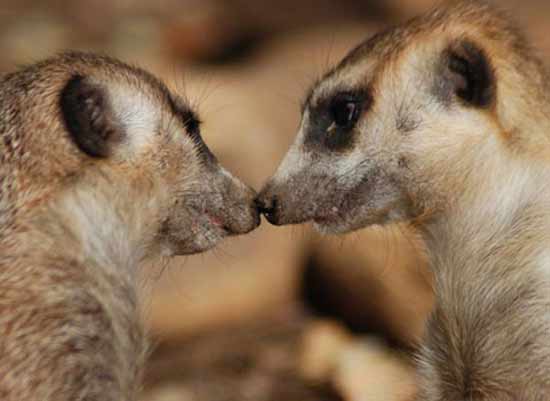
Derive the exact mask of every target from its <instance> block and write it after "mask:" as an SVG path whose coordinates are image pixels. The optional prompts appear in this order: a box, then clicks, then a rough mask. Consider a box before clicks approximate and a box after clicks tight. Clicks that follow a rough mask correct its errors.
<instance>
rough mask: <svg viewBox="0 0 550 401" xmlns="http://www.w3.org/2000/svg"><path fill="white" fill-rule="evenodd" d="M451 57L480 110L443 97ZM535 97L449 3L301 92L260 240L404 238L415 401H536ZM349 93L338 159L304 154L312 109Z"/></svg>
mask: <svg viewBox="0 0 550 401" xmlns="http://www.w3.org/2000/svg"><path fill="white" fill-rule="evenodd" d="M466 41H467V42H468V43H473V44H474V45H475V46H476V47H477V48H479V49H481V50H482V52H483V54H484V57H485V58H486V59H487V60H488V61H489V63H490V65H491V73H492V78H493V81H494V84H495V90H494V93H493V96H492V98H491V103H490V104H488V105H484V106H477V105H472V104H465V101H464V100H462V99H459V98H458V95H457V92H452V91H450V90H449V88H453V87H452V85H453V84H452V81H451V80H450V78H448V76H449V73H448V69H449V67H448V65H447V61H446V60H447V58H446V56H445V55H446V54H448V52H449V49H453V48H454V47H455V46H457V44H459V43H460V44H461V46H462V43H464V42H466ZM548 82H550V81H549V79H548V75H547V73H546V71H545V69H544V67H543V66H542V64H541V63H540V62H539V60H538V59H537V58H536V57H535V56H534V55H533V51H532V50H530V49H529V46H528V44H527V43H526V41H525V39H524V38H523V36H522V35H521V33H519V32H518V30H517V29H516V28H515V26H514V24H513V23H512V22H511V19H510V18H509V17H508V16H507V15H506V14H505V13H503V12H501V11H498V10H496V9H494V8H493V7H491V6H490V5H489V4H488V3H486V2H483V1H458V2H457V1H454V2H451V3H450V4H447V5H445V6H442V7H439V8H437V9H436V10H434V11H433V12H431V13H429V14H427V15H426V16H423V17H419V18H416V19H414V20H413V21H411V22H409V23H406V24H404V25H402V26H399V27H397V28H394V29H391V30H389V31H386V32H383V33H381V34H379V35H377V36H375V37H374V38H372V39H370V40H368V41H367V42H365V43H364V44H362V45H360V46H359V47H358V48H356V49H355V50H354V51H352V52H351V53H350V54H349V55H348V56H347V57H346V58H345V59H344V60H343V61H342V62H341V63H340V64H339V65H338V66H337V67H335V68H334V69H333V70H332V71H330V72H329V73H328V74H327V75H326V76H325V77H323V79H321V80H320V81H319V82H318V83H317V84H316V85H315V86H314V88H313V90H312V92H311V94H310V96H309V97H308V100H307V101H306V105H305V111H304V116H303V120H302V127H301V130H300V133H299V135H298V138H297V140H296V142H295V144H294V145H293V147H292V150H291V152H289V154H288V155H287V157H286V158H285V159H284V161H283V162H282V164H281V166H280V167H279V169H278V171H277V172H276V173H275V175H274V177H273V178H272V179H271V180H270V181H269V182H268V184H267V185H266V187H265V188H264V190H263V191H262V194H261V195H260V202H262V203H263V204H264V205H266V206H264V209H265V210H266V213H267V215H268V217H269V218H270V220H272V221H273V222H274V223H276V224H286V223H298V222H302V221H307V220H313V221H314V222H315V225H316V227H317V228H318V229H320V230H321V231H322V232H329V233H340V232H347V231H351V230H355V229H358V228H362V227H366V226H368V225H371V224H385V223H389V222H394V221H400V220H408V221H410V222H412V223H413V224H414V225H416V227H417V228H418V230H419V231H420V233H421V234H422V236H423V237H424V239H425V240H426V243H427V247H428V251H429V254H430V256H431V265H432V269H433V271H434V274H435V292H436V298H437V302H436V308H435V311H434V313H433V315H432V317H431V319H430V321H429V324H428V328H427V334H426V338H425V340H424V342H423V344H422V347H421V348H422V349H421V352H420V355H419V368H420V370H419V373H420V375H419V377H420V390H419V395H418V398H417V399H418V401H466V400H475V401H519V400H521V401H542V400H547V399H550V335H549V333H550V291H549V288H550V249H549V247H548V244H549V243H550V186H549V185H548V183H549V182H550V159H549V156H550V99H549V93H550V87H549V84H548ZM359 88H360V89H361V90H368V91H369V93H370V94H371V97H372V103H371V104H369V107H368V108H367V109H366V110H365V111H364V112H363V114H362V115H361V116H360V118H359V119H358V121H357V123H356V125H355V126H354V129H353V130H352V131H351V132H350V133H348V134H347V135H348V136H349V137H350V138H351V139H348V140H347V141H348V144H347V145H346V147H345V148H344V149H343V150H341V151H338V152H335V151H327V150H326V149H324V148H323V146H322V145H320V144H319V143H320V141H321V139H315V140H317V142H314V144H315V146H314V145H311V144H310V143H311V141H312V139H311V138H312V137H313V138H323V136H322V132H320V131H319V128H318V127H319V126H321V127H324V126H323V125H321V124H323V121H325V120H326V119H327V118H330V114H327V113H326V112H323V111H322V110H323V109H322V105H323V104H326V102H327V99H329V100H330V99H331V98H332V97H333V96H336V95H335V94H338V93H339V92H342V91H348V92H349V91H353V90H355V91H356V92H354V93H357V90H358V89H359ZM442 94H443V95H442ZM323 102H325V103H323ZM320 105H321V106H320ZM319 107H321V109H319ZM319 110H321V111H319ZM316 113H317V114H316ZM323 113H325V114H323ZM318 115H320V116H321V117H316V116H318ZM312 135H315V136H312ZM308 141H310V142H308ZM312 172H313V173H312ZM302 188H303V189H302ZM297 191H301V192H300V193H301V196H300V197H295V196H293V195H292V194H293V193H296V192H297ZM298 198H299V201H298V200H297V199H298ZM274 199H275V200H276V202H275V201H274ZM274 205H275V206H274ZM365 246H368V244H365Z"/></svg>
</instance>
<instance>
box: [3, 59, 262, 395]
mask: <svg viewBox="0 0 550 401" xmlns="http://www.w3.org/2000/svg"><path fill="white" fill-rule="evenodd" d="M74 74H79V75H82V76H85V77H89V78H90V79H92V80H94V82H98V83H99V84H101V85H103V87H104V88H105V91H106V94H108V97H109V99H111V100H110V101H111V103H112V105H113V109H115V110H114V111H115V113H118V114H117V115H120V116H122V117H121V118H120V121H118V123H117V124H119V125H124V130H125V131H124V132H125V133H124V135H125V139H124V141H123V143H120V144H117V147H116V149H114V151H113V152H112V155H110V156H109V157H107V158H99V159H98V158H93V157H90V156H88V155H86V154H84V153H83V152H82V151H80V149H78V148H77V146H76V145H75V144H74V143H73V142H72V141H71V140H70V138H69V135H68V133H67V130H66V129H65V126H64V125H63V122H62V121H61V115H60V114H61V110H60V106H59V98H60V91H61V88H62V87H63V86H64V85H65V83H66V82H67V80H68V79H69V78H70V77H71V76H73V75H74ZM121 94H122V95H121ZM171 103H172V104H177V105H178V106H177V107H181V108H182V109H186V107H187V106H186V105H185V102H183V100H181V99H179V98H177V97H176V96H175V95H173V94H171V93H170V92H168V90H167V89H166V88H165V87H164V85H163V84H162V83H161V82H159V81H158V80H156V78H154V77H152V76H151V75H149V74H148V73H146V72H145V71H143V70H140V69H137V68H134V67H129V66H127V65H125V64H123V63H120V62H118V61H116V60H112V59H109V58H105V57H99V56H95V55H90V54H82V53H67V54H64V55H61V56H58V57H56V58H53V59H50V60H47V61H44V62H42V63H39V64H37V65H34V66H30V67H27V68H25V69H22V70H20V71H18V72H16V73H13V74H10V75H8V76H6V77H4V78H3V80H2V81H1V82H0V183H1V184H0V399H2V400H3V401H16V400H17V401H19V400H29V401H32V400H35V401H48V400H55V401H62V400H67V401H68V400H70V401H77V400H81V401H84V400H86V401H92V400H98V401H99V400H101V401H107V400H112V401H121V400H128V401H129V400H136V397H137V394H138V391H139V381H140V376H141V368H142V366H143V363H144V360H145V356H146V353H147V341H146V336H145V332H144V328H143V327H142V324H141V319H140V305H141V301H140V296H139V295H138V291H137V290H138V288H139V287H140V283H139V280H138V277H139V274H138V273H139V271H138V269H139V266H140V263H141V262H143V261H144V260H145V259H147V258H151V257H153V256H155V255H158V254H159V253H163V254H168V255H171V254H181V253H191V252H200V251H202V250H205V249H207V248H210V247H212V246H214V245H215V244H216V243H217V241H219V240H221V239H222V238H223V237H224V236H226V235H229V234H238V233H242V232H246V231H249V230H251V229H253V228H254V227H255V226H256V225H257V220H258V215H257V212H256V211H255V207H254V206H253V205H252V200H253V196H254V192H253V191H252V190H251V189H249V188H247V187H246V186H245V185H244V184H242V183H241V182H240V181H238V180H237V179H235V178H233V177H231V176H230V175H229V174H228V173H227V172H226V171H225V170H223V168H222V167H221V166H219V165H218V164H217V162H216V161H215V159H205V158H201V157H200V152H201V151H200V150H199V149H198V145H197V143H196V142H194V141H192V140H191V139H190V135H189V133H188V132H187V131H186V128H185V126H184V125H185V121H181V120H178V118H177V116H176V115H174V110H173V109H172V108H170V107H169V105H170V104H171ZM149 129H150V130H149ZM222 225H223V227H222Z"/></svg>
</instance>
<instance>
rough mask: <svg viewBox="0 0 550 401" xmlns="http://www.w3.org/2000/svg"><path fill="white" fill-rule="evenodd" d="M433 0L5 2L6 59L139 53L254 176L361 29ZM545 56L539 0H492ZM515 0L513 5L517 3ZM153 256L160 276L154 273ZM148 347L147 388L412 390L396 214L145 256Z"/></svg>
mask: <svg viewBox="0 0 550 401" xmlns="http://www.w3.org/2000/svg"><path fill="white" fill-rule="evenodd" d="M433 3H434V1H433V0H316V1H313V0H278V1H267V0H157V1H152V0H151V1H146V0H118V1H117V0H87V1H84V0H80V1H79V0H48V1H37V0H17V1H15V0H14V1H12V0H1V1H0V31H1V34H0V53H1V54H2V57H1V58H0V70H1V71H3V72H5V71H9V70H11V69H13V68H15V67H17V66H18V65H21V64H26V63H30V62H34V61H37V60H39V59H41V58H43V57H47V56H49V55H51V54H53V53H55V52H58V51H60V50H63V49H83V50H92V51H97V52H101V53H105V54H109V55H112V56H115V57H118V58H120V59H122V60H124V61H127V62H130V63H134V64H137V65H140V66H142V67H145V68H147V69H149V70H150V71H152V72H153V73H155V74H157V75H158V76H160V77H161V78H162V79H164V80H165V81H166V82H167V83H168V84H169V86H171V87H172V88H173V89H174V90H175V91H177V92H179V93H180V94H182V95H184V96H185V97H187V98H188V99H189V100H190V102H192V104H194V105H195V106H196V107H197V108H198V110H199V113H200V115H201V117H202V119H203V120H204V122H205V124H204V129H203V136H204V138H205V140H206V142H207V144H208V145H209V146H210V147H211V148H212V150H213V151H214V153H216V155H217V156H218V158H219V159H220V160H221V162H222V163H223V164H224V165H225V166H226V167H227V168H229V169H230V170H231V171H232V172H233V173H235V174H237V175H239V176H240V177H242V178H243V179H244V180H245V181H246V182H248V183H249V184H251V185H253V186H254V187H255V188H257V189H259V188H260V187H261V185H262V183H263V181H264V180H266V179H267V178H268V177H269V176H270V175H271V174H272V173H273V171H274V170H275V168H276V166H277V164H278V162H279V161H280V159H281V158H282V156H283V155H284V153H285V151H286V149H287V148H288V146H289V145H290V143H291V142H292V140H293V137H294V135H295V132H296V128H297V126H298V122H299V117H300V116H299V103H300V101H301V100H302V96H303V95H304V93H305V91H306V89H307V88H308V87H309V85H310V84H312V83H313V81H314V80H315V79H316V78H318V77H319V76H320V75H321V74H322V73H323V72H324V71H325V70H327V68H328V67H329V66H330V65H332V64H334V63H336V62H337V61H338V60H339V59H340V58H341V57H342V56H343V55H344V54H345V53H346V52H347V51H348V50H350V49H351V47H353V46H354V45H356V44H358V43H359V42H360V41H362V40H364V39H365V38H366V37H368V36H369V35H371V34H372V33H373V32H376V31H377V30H379V29H382V28H384V27H386V26H388V25H391V24H395V23H397V22H399V21H403V20H405V19H407V18H409V17H411V16H413V15H415V14H417V13H421V12H424V11H425V10H426V9H428V8H429V7H430V6H432V5H433ZM498 3H499V4H503V5H505V6H507V7H510V8H511V9H512V10H513V13H514V15H516V16H517V17H518V19H520V22H522V23H523V25H524V26H525V27H526V28H527V32H528V35H529V36H530V37H531V39H532V40H533V41H534V43H535V45H536V47H537V48H538V49H540V53H541V54H542V56H543V58H549V57H548V56H549V55H550V35H549V34H550V25H549V24H548V22H549V21H550V2H548V1H547V0H523V1H522V2H521V4H520V3H519V2H516V1H512V0H500V1H498ZM520 5H521V6H520ZM160 270H162V272H160ZM148 276H149V277H148V280H150V282H153V283H154V284H153V296H152V299H150V300H148V301H147V303H146V308H145V311H144V315H145V316H144V318H145V320H146V322H147V324H148V326H149V329H150V332H151V336H152V338H153V342H154V344H155V347H154V351H153V353H152V355H151V358H150V363H149V365H148V368H147V374H146V381H145V387H144V392H143V397H142V398H143V401H153V400H154V401H237V400H239V401H246V400H255V401H281V400H285V401H310V400H311V401H333V400H334V401H336V400H338V401H340V400H350V401H359V400H361V401H363V400H365V401H368V400H380V399H384V400H386V401H391V400H393V399H395V400H401V401H407V400H409V399H410V397H411V395H412V394H413V393H414V375H413V374H412V370H411V365H410V355H411V354H412V351H413V350H414V347H415V345H416V343H417V342H418V339H419V338H420V336H421V335H422V328H423V324H424V321H425V319H426V316H427V315H428V313H429V311H430V309H431V305H432V293H431V286H430V274H429V271H428V269H427V265H426V261H425V257H424V256H423V251H422V243H421V242H420V241H419V239H418V238H417V237H416V235H415V233H414V232H412V231H411V230H410V229H409V228H407V227H405V226H396V227H389V228H384V229H382V228H375V229H369V230H364V231H362V232H358V233H354V234H351V235H349V236H346V237H338V238H320V237H318V236H317V235H316V234H315V233H314V232H313V231H312V230H311V229H310V227H307V226H304V227H291V228H275V227H271V226H269V225H268V224H267V223H266V222H265V221H264V223H263V224H262V226H261V227H260V228H259V229H258V230H257V231H255V232H253V233H252V234H250V235H248V236H246V237H242V238H236V239H232V240H230V241H227V242H225V243H224V244H223V245H222V246H221V247H219V248H218V249H216V250H215V251H213V252H210V253H208V254H205V255H198V256H194V257H187V258H180V259H176V260H174V261H173V263H172V264H171V265H170V266H167V267H165V268H163V269H155V268H151V269H150V271H149V272H148Z"/></svg>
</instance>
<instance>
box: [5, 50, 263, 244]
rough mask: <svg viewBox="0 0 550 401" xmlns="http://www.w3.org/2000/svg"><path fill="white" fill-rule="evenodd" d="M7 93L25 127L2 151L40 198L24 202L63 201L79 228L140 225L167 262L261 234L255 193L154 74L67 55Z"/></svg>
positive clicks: (17, 80) (10, 82)
mask: <svg viewBox="0 0 550 401" xmlns="http://www.w3.org/2000/svg"><path fill="white" fill-rule="evenodd" d="M4 86H5V87H6V88H8V89H7V90H6V91H8V92H10V93H11V95H13V96H14V98H13V99H12V103H14V104H17V105H18V106H17V107H15V108H14V109H8V110H4V111H3V114H4V116H5V119H8V118H17V119H18V121H20V126H19V128H18V129H17V131H16V132H7V133H4V136H5V140H4V141H5V142H6V141H7V140H8V138H10V136H11V139H10V141H9V143H10V146H11V148H12V149H9V152H5V153H6V154H8V155H13V156H10V157H12V158H13V162H12V163H11V165H12V166H15V167H13V169H14V170H17V175H18V176H21V175H23V178H24V179H25V181H26V182H28V184H27V185H26V186H27V187H29V188H30V189H28V190H27V192H29V193H34V194H37V193H39V194H41V195H40V196H38V197H37V196H35V197H34V198H35V199H31V198H28V199H27V201H26V203H27V204H28V203H32V202H36V201H37V198H49V199H51V202H50V203H52V202H58V203H59V202H61V203H62V205H63V207H61V209H64V212H63V213H65V211H66V213H67V214H71V216H70V217H69V218H70V219H71V222H70V224H69V225H70V226H71V227H77V228H78V227H80V228H79V229H81V230H89V231H93V230H97V231H98V232H104V233H105V232H107V231H109V230H110V231H111V232H112V231H116V229H117V226H119V225H125V224H130V225H132V227H137V226H139V227H140V228H139V230H141V231H143V232H142V233H141V234H139V235H145V236H146V237H147V241H149V242H151V241H154V242H155V245H158V247H159V249H160V250H162V251H163V252H164V253H168V254H190V253H196V252H201V251H204V250H207V249H209V248H212V247H213V246H214V245H216V244H217V242H218V241H219V240H221V239H222V238H224V237H226V236H228V235H234V234H242V233H247V232H249V231H251V230H252V229H254V228H255V227H257V226H258V224H259V214H258V211H257V209H256V207H255V205H254V197H255V192H254V191H253V190H252V189H250V188H249V187H247V186H246V185H244V184H243V183H242V182H240V181H239V180H238V179H237V178H235V177H233V176H232V175H231V174H230V173H229V172H228V171H226V170H225V169H224V168H223V167H222V166H221V165H220V164H219V163H218V161H217V160H216V158H215V156H214V155H213V154H212V153H211V152H210V150H209V149H208V147H207V146H206V144H205V143H204V142H203V140H202V138H201V133H200V122H199V119H198V116H197V114H196V112H195V111H194V110H193V109H192V108H191V106H190V105H189V104H188V103H187V102H186V101H184V100H183V99H182V98H180V97H178V96H176V95H175V94H173V93H171V92H170V91H169V90H168V89H167V88H166V87H165V85H164V84H163V83H162V82H160V81H159V80H157V79H156V78H154V77H153V76H152V75H150V74H149V73H147V72H145V71H143V70H141V69H138V68H134V67H131V66H128V65H126V64H123V63H121V62H118V61H116V60H113V59H110V58H105V57H98V56H95V55H88V54H82V53H67V54H64V55H61V56H58V57H56V58H53V59H51V60H47V61H45V62H42V63H39V64H36V65H34V66H31V67H29V68H28V69H26V70H23V71H20V72H17V73H14V74H12V75H10V76H8V77H7V78H5V82H4ZM16 155H18V156H16ZM8 162H9V161H8ZM14 175H15V173H14ZM37 188H41V190H37ZM18 192H19V193H24V192H25V191H18ZM90 225H91V226H92V227H88V226H90ZM105 226H109V227H111V228H110V229H109V230H107V229H106V228H105ZM113 226H114V227H113ZM132 235H134V234H132ZM135 235H138V234H135Z"/></svg>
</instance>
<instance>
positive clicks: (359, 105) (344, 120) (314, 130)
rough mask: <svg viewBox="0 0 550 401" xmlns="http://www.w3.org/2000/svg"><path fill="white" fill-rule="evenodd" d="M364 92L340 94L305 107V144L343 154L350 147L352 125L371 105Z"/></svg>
mask: <svg viewBox="0 0 550 401" xmlns="http://www.w3.org/2000/svg"><path fill="white" fill-rule="evenodd" d="M371 99H372V98H371V94H370V91H368V90H357V91H342V92H338V93H336V94H335V95H332V96H330V97H328V98H326V99H325V100H324V101H321V102H318V104H317V105H316V106H313V107H311V106H310V108H309V111H310V118H309V122H310V124H309V125H310V128H309V131H308V133H307V134H306V143H307V144H309V145H316V146H320V147H323V148H326V149H329V150H331V151H344V150H346V149H347V148H349V147H350V146H351V145H352V144H353V138H354V137H355V135H354V132H355V126H356V125H357V122H358V121H359V118H360V117H361V115H362V114H363V113H364V112H365V111H367V110H368V109H369V108H370V106H371V103H372V100H371Z"/></svg>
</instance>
